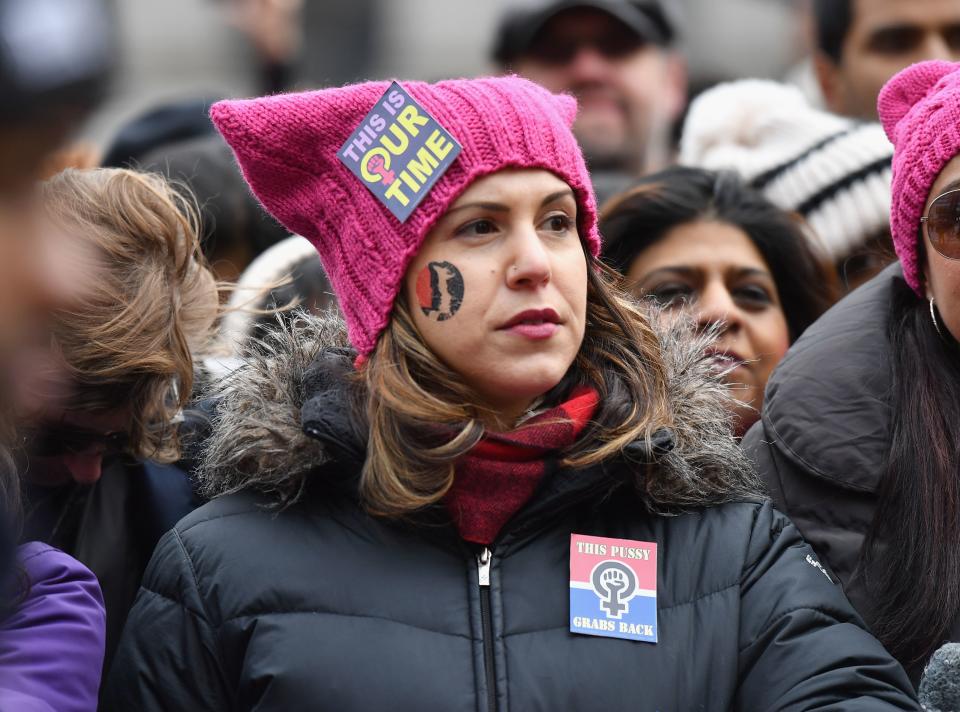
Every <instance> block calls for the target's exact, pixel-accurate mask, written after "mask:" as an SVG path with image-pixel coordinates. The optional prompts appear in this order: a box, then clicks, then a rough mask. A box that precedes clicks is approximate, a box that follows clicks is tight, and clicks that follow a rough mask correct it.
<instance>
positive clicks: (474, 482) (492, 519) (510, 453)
mask: <svg viewBox="0 0 960 712" xmlns="http://www.w3.org/2000/svg"><path fill="white" fill-rule="evenodd" d="M598 401H599V396H598V394H597V392H596V391H595V390H594V389H592V388H588V387H586V386H580V387H577V388H576V389H574V391H573V393H572V394H571V395H570V398H569V400H567V401H566V402H564V403H561V404H560V405H558V406H557V407H555V408H551V409H550V410H548V411H545V412H543V413H540V414H539V415H536V416H534V417H533V418H531V419H530V420H528V421H526V422H525V423H523V424H522V425H521V426H520V427H519V428H517V429H516V430H513V431H511V432H508V433H487V434H486V435H484V437H483V439H482V440H481V441H480V442H479V443H477V445H476V446H475V447H474V448H473V449H472V450H471V451H470V452H469V453H467V454H466V455H465V456H464V457H463V459H461V460H460V461H459V462H458V463H457V469H456V476H455V477H454V481H453V486H452V487H451V488H450V491H449V492H448V493H447V496H446V505H447V509H448V510H449V512H450V515H451V516H452V517H453V521H454V523H455V524H456V525H457V529H458V530H459V531H460V536H461V537H462V538H463V539H464V540H465V541H469V542H472V543H474V544H482V545H484V546H488V545H490V544H492V543H493V540H494V539H496V538H497V534H499V533H500V530H501V529H502V528H503V525H504V524H506V523H507V521H508V520H509V519H510V517H512V516H513V515H514V514H516V513H517V512H518V511H519V510H520V508H521V507H522V506H523V505H524V504H526V503H527V502H528V501H529V500H530V498H531V497H532V496H533V493H534V490H536V488H537V485H538V484H539V483H540V480H541V479H542V478H543V476H544V474H546V470H547V468H546V462H547V458H548V457H549V456H550V455H555V454H556V453H558V452H559V451H561V450H563V449H564V448H566V447H569V446H570V445H572V444H573V443H574V442H575V441H576V439H577V437H578V436H579V435H580V433H582V432H583V429H584V428H586V426H587V424H588V423H589V422H590V419H591V418H592V417H593V413H594V411H595V410H596V408H597V402H598Z"/></svg>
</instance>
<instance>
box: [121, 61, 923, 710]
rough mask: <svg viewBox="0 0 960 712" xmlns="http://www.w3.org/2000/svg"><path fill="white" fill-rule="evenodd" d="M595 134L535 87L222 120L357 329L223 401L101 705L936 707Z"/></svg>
mask: <svg viewBox="0 0 960 712" xmlns="http://www.w3.org/2000/svg"><path fill="white" fill-rule="evenodd" d="M575 113H576V105H575V102H574V100H573V99H571V98H569V97H566V96H555V95H552V94H550V93H549V92H547V91H546V90H544V89H542V88H540V87H538V86H536V85H535V84H532V83H530V82H527V81H525V80H522V79H519V78H515V77H505V78H499V79H481V80H456V81H446V82H440V83H438V84H423V83H417V82H409V83H403V84H402V85H401V84H398V83H394V84H388V83H385V82H383V83H369V84H361V85H356V86H348V87H343V88H337V89H328V90H324V91H318V92H310V93H305V94H293V95H287V96H275V97H269V98H264V99H255V100H250V101H228V102H223V103H221V104H218V105H216V106H215V107H214V108H213V110H212V117H213V120H214V123H215V124H216V125H217V128H218V129H219V130H220V132H221V133H222V134H223V135H224V137H225V138H226V140H227V142H228V143H229V144H230V145H231V146H232V148H233V149H234V151H235V153H236V156H237V160H238V162H239V164H240V167H241V169H242V171H243V173H244V175H245V177H246V179H247V181H248V182H249V183H250V186H251V187H252V188H253V191H254V192H255V193H256V194H257V196H258V197H259V199H260V200H261V201H262V202H263V204H264V206H265V207H266V208H267V209H268V210H269V211H270V212H271V213H273V214H274V215H275V216H276V217H277V218H279V219H280V220H281V221H282V222H283V223H284V224H285V225H286V226H287V227H288V228H289V229H290V230H291V231H294V232H296V233H298V234H300V235H303V236H304V237H306V238H307V239H309V240H311V241H312V242H313V243H314V244H315V245H316V247H317V250H318V251H319V253H320V256H321V258H322V260H323V263H324V267H325V270H326V272H327V274H328V275H329V277H330V280H331V283H332V284H333V287H334V290H335V291H336V293H337V297H338V299H339V303H340V306H341V309H342V311H343V315H344V321H343V322H341V321H340V320H338V319H337V318H336V317H334V316H332V315H331V316H328V317H327V318H320V319H316V318H312V317H307V316H303V317H302V318H300V319H299V320H295V321H294V323H293V324H292V326H290V327H289V328H287V329H284V330H280V331H278V332H276V333H275V334H273V335H272V336H271V337H269V338H268V339H266V340H265V341H264V342H263V343H261V344H259V345H258V346H257V347H256V348H255V349H254V350H252V351H251V353H250V354H249V355H248V357H247V361H246V363H245V365H244V366H243V367H242V368H240V369H239V370H238V371H237V372H236V373H235V374H233V376H231V377H230V378H229V379H228V380H227V382H226V383H225V384H224V385H223V387H222V389H221V390H220V392H219V394H218V395H217V396H216V400H217V414H216V416H215V417H214V427H213V434H212V435H211V437H210V441H209V443H208V444H207V452H206V456H205V465H204V468H203V472H202V474H201V482H202V485H203V487H204V488H205V490H206V493H207V494H208V495H209V496H211V497H212V500H213V501H212V502H210V504H208V505H206V506H205V507H203V508H201V509H199V510H198V511H196V512H195V513H194V514H192V515H191V516H189V517H187V518H186V519H184V520H182V521H181V522H180V523H179V524H178V525H177V527H176V528H175V529H174V530H173V531H171V532H170V533H169V535H168V536H167V537H166V539H165V540H164V541H163V542H162V543H161V544H160V545H159V547H158V549H157V551H156V553H155V556H154V559H153V563H152V565H151V567H150V571H149V572H148V573H147V575H146V577H145V580H144V584H143V589H142V591H141V593H140V597H139V599H138V603H137V605H136V607H135V609H134V611H133V612H132V614H131V616H130V618H129V620H128V625H127V629H126V631H125V634H124V641H123V642H122V644H121V650H120V652H119V654H118V656H117V658H116V662H115V664H114V667H113V670H112V672H111V675H110V679H109V682H108V683H107V684H108V687H107V690H106V692H105V702H104V709H107V710H124V711H127V710H134V709H135V710H139V711H144V712H149V711H151V710H157V711H159V710H201V709H204V710H228V709H229V710H252V709H257V710H293V709H298V710H299V709H316V710H337V711H338V712H344V711H349V710H388V709H389V710H418V711H422V710H444V711H445V712H449V711H451V710H464V711H466V710H469V711H470V712H476V711H477V710H507V709H515V710H548V709H549V710H560V709H563V710H596V709H620V708H636V707H638V706H639V707H642V708H644V709H681V710H692V709H702V710H726V709H743V710H761V709H764V710H765V709H783V708H791V709H808V708H812V707H817V706H820V705H822V704H826V703H827V702H828V701H829V703H832V704H833V705H834V708H835V709H870V710H880V709H891V710H893V709H913V708H914V702H913V700H912V693H911V692H910V686H909V682H908V681H907V679H906V677H905V676H904V674H903V671H902V670H901V669H900V667H899V666H898V665H897V664H896V662H895V661H893V659H892V658H891V657H889V655H888V654H887V653H886V652H885V651H884V650H883V648H882V647H881V646H880V645H879V643H878V642H877V641H876V640H875V639H874V638H873V637H872V636H870V635H869V634H868V633H867V632H866V631H865V630H864V629H863V627H862V625H861V623H860V621H859V619H858V618H857V617H856V615H855V614H854V613H853V611H852V609H851V608H850V607H849V604H848V603H847V601H846V599H845V598H844V597H843V594H842V593H841V592H840V590H839V589H838V587H837V586H836V585H835V584H834V583H833V581H832V580H831V579H830V577H829V576H827V575H825V572H824V571H823V569H822V567H821V566H820V564H819V562H818V561H817V560H816V558H815V557H814V555H813V552H812V551H811V550H810V549H809V548H808V547H807V546H806V545H805V544H804V543H803V541H802V540H801V539H800V537H799V535H798V534H797V532H796V530H795V529H794V528H793V526H792V525H791V524H790V522H789V521H787V520H786V519H785V518H784V517H783V516H782V515H780V514H778V513H776V512H775V511H774V510H773V509H772V508H771V506H770V505H769V503H765V502H764V501H763V500H762V498H761V497H760V495H759V491H760V488H759V485H758V483H757V481H756V480H755V479H754V477H753V475H752V474H751V471H750V469H749V467H748V466H747V464H746V463H745V461H744V460H743V457H742V455H741V454H740V451H739V449H738V447H737V445H736V443H735V441H734V440H733V438H732V437H731V434H730V431H729V425H728V423H727V421H726V414H725V410H724V398H725V396H724V390H723V388H722V386H721V385H720V384H719V383H718V382H716V381H715V380H713V378H712V377H711V375H710V372H709V364H708V363H704V362H703V361H702V358H701V348H702V346H703V344H702V343H696V342H692V341H689V340H687V339H686V338H685V337H683V336H682V335H679V334H674V333H658V332H657V331H655V330H654V329H653V328H651V326H650V324H649V323H648V321H647V319H646V318H645V317H644V315H643V313H642V312H641V311H639V310H638V308H637V307H636V306H635V305H634V304H633V303H631V302H630V301H628V300H627V299H626V298H625V297H624V296H621V294H620V293H619V292H617V291H616V290H615V289H614V288H613V287H612V281H611V280H612V278H611V277H610V276H609V275H608V274H607V273H606V272H605V271H604V270H603V269H602V268H601V267H600V266H599V263H598V262H597V254H598V252H599V248H600V240H599V236H598V234H597V229H596V212H595V207H594V198H593V193H592V190H591V186H590V180H589V177H588V174H587V171H586V167H585V165H584V162H583V158H582V156H581V153H580V149H579V147H578V146H577V144H576V142H575V140H574V138H573V135H572V134H571V131H570V126H571V124H572V122H573V119H574V115H575ZM847 701H848V702H847Z"/></svg>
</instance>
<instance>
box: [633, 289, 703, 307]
mask: <svg viewBox="0 0 960 712" xmlns="http://www.w3.org/2000/svg"><path fill="white" fill-rule="evenodd" d="M645 296H647V297H650V298H651V299H653V300H654V301H656V302H657V304H659V305H660V306H663V307H682V306H686V305H687V304H689V303H690V302H692V301H693V297H694V294H693V289H692V288H691V287H690V286H689V285H686V284H679V283H676V284H675V283H670V284H661V285H659V286H657V287H654V288H653V289H649V290H647V291H646V293H645Z"/></svg>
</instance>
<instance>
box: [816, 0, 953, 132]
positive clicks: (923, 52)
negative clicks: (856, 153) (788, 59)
mask: <svg viewBox="0 0 960 712" xmlns="http://www.w3.org/2000/svg"><path fill="white" fill-rule="evenodd" d="M813 11H814V23H815V28H816V43H817V46H816V49H815V51H814V68H815V70H816V74H817V80H818V82H819V84H820V89H821V91H822V92H823V95H824V99H825V101H826V104H827V107H828V108H829V109H830V110H831V111H833V112H834V113H837V114H842V115H845V116H852V117H854V118H861V119H867V120H872V121H876V118H877V95H878V94H879V93H880V87H882V86H883V85H884V83H885V82H886V81H887V80H888V79H890V77H892V76H893V75H894V74H896V73H897V72H899V71H900V70H901V69H903V68H905V67H908V66H910V65H911V64H914V63H915V62H922V61H924V60H927V59H943V60H947V61H951V62H955V61H957V60H960V1H958V0H814V2H813Z"/></svg>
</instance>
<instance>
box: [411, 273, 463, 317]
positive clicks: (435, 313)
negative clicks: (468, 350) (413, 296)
mask: <svg viewBox="0 0 960 712" xmlns="http://www.w3.org/2000/svg"><path fill="white" fill-rule="evenodd" d="M417 301H418V302H419V303H420V309H421V311H422V312H423V315H424V316H425V317H427V318H429V319H433V320H434V321H446V320H447V319H450V318H452V317H453V315H454V314H456V313H457V312H458V311H459V310H460V305H461V304H463V275H462V274H460V270H458V269H457V268H456V266H455V265H453V264H451V263H449V262H430V263H429V264H428V265H427V266H426V267H424V268H423V269H422V270H421V271H420V274H419V275H417Z"/></svg>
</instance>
